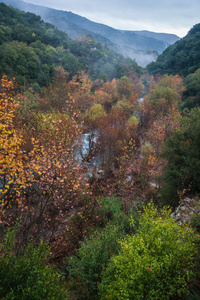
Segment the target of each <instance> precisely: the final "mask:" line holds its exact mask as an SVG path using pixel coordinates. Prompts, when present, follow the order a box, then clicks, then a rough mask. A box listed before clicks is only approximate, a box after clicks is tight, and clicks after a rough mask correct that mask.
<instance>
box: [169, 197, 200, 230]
mask: <svg viewBox="0 0 200 300" xmlns="http://www.w3.org/2000/svg"><path fill="white" fill-rule="evenodd" d="M195 215H196V216H197V217H199V218H200V204H199V202H198V201H196V200H194V199H190V198H184V199H183V200H182V201H181V203H180V205H179V206H178V207H177V208H176V209H175V211H174V212H173V213H172V214H171V216H172V217H173V218H175V220H176V221H177V222H178V223H179V225H183V224H186V223H190V221H191V219H192V218H193V217H194V216H195Z"/></svg>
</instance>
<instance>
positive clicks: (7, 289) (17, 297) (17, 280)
mask: <svg viewBox="0 0 200 300" xmlns="http://www.w3.org/2000/svg"><path fill="white" fill-rule="evenodd" d="M16 235H17V232H16V228H15V229H13V230H8V231H7V233H6V234H5V239H4V242H3V241H2V242H1V244H0V298H1V299H13V300H28V299H33V300H34V299H35V300H40V299H41V300H42V299H49V300H50V299H51V300H53V299H60V300H61V299H63V300H64V299H67V296H68V293H67V291H66V289H65V287H64V283H63V284H62V286H61V282H60V279H61V275H60V274H59V273H58V272H57V271H56V270H55V269H53V268H52V267H50V265H49V258H50V248H49V246H48V245H47V244H45V243H44V242H43V241H40V243H39V245H38V246H34V245H33V244H32V243H29V244H28V245H27V246H26V247H25V248H24V249H23V250H22V251H21V252H18V251H17V250H19V249H17V237H16ZM17 252H18V253H17Z"/></svg>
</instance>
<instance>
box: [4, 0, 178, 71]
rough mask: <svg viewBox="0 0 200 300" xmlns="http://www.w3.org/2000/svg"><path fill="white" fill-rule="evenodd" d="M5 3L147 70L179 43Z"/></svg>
mask: <svg viewBox="0 0 200 300" xmlns="http://www.w3.org/2000/svg"><path fill="white" fill-rule="evenodd" d="M4 3H6V4H10V5H11V6H12V7H14V8H18V9H20V10H23V11H26V12H33V13H35V14H37V15H40V16H41V18H42V19H43V20H44V21H46V22H49V23H51V24H53V25H55V26H56V28H58V29H60V30H63V31H65V32H67V34H68V35H69V36H70V37H71V38H75V37H77V36H80V35H91V36H92V37H93V38H94V39H95V40H96V41H97V42H101V43H103V44H105V45H107V46H108V47H109V48H110V49H112V50H114V51H116V52H118V53H120V54H122V55H124V57H130V58H132V59H135V60H136V61H137V63H138V64H139V65H141V66H143V67H144V66H146V65H147V64H148V63H149V62H151V61H154V60H155V59H156V58H157V56H158V53H162V52H163V51H164V50H165V49H166V47H167V46H169V45H171V44H173V43H174V42H175V41H177V40H179V37H178V36H176V35H174V34H167V33H156V32H150V31H128V30H118V29H114V28H112V27H109V26H106V25H104V24H99V23H96V22H92V21H90V20H88V19H86V18H84V17H81V16H79V15H77V14H74V13H73V12H69V11H62V10H56V9H51V8H48V7H45V6H40V5H33V4H30V3H26V2H24V1H21V0H4ZM41 4H42V3H41ZM133 18H134V16H133Z"/></svg>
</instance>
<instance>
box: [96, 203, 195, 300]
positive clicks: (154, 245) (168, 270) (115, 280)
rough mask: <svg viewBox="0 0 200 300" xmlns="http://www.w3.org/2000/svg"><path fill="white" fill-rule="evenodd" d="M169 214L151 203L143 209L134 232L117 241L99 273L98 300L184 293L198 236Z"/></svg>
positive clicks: (189, 276) (143, 297) (167, 295)
mask: <svg viewBox="0 0 200 300" xmlns="http://www.w3.org/2000/svg"><path fill="white" fill-rule="evenodd" d="M169 214H170V211H169V210H167V209H165V208H164V209H163V210H162V211H161V213H160V214H159V213H158V211H157V209H156V208H155V207H154V206H153V204H152V203H150V204H148V206H147V207H146V208H144V213H143V214H141V217H140V221H139V229H138V232H137V234H136V235H135V236H132V237H131V236H130V237H128V238H126V239H125V240H122V241H121V242H120V244H121V251H120V253H119V254H118V255H115V256H113V257H112V258H111V259H110V262H109V264H108V266H107V267H106V268H105V270H104V272H103V274H102V282H101V283H100V284H99V290H100V297H101V299H120V300H121V299H127V300H128V299H136V300H137V299H138V300H139V299H151V300H156V299H157V300H162V299H163V300H167V299H171V297H174V296H181V295H183V294H185V293H186V292H187V290H188V282H189V280H190V279H191V276H192V268H193V266H194V257H195V254H196V252H197V246H196V244H195V242H196V241H197V236H196V235H195V233H194V232H193V230H192V229H190V228H187V227H180V226H178V225H177V224H176V223H175V221H174V219H173V218H171V217H170V216H169Z"/></svg>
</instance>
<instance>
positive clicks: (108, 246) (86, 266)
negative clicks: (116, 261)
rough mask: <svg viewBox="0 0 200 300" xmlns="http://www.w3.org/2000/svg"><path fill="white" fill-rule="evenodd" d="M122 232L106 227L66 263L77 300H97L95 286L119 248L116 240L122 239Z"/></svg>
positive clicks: (118, 228)
mask: <svg viewBox="0 0 200 300" xmlns="http://www.w3.org/2000/svg"><path fill="white" fill-rule="evenodd" d="M124 235H125V234H124V231H123V230H122V229H121V228H120V227H118V226H115V225H112V226H111V225H108V226H107V227H105V228H104V229H103V230H102V231H101V232H98V233H96V235H95V236H93V237H90V238H89V239H88V240H86V241H85V242H83V243H82V245H81V247H80V248H79V249H78V250H77V252H76V256H72V257H70V258H69V259H68V262H67V272H68V276H69V282H70V285H71V290H73V291H74V293H75V294H76V295H77V298H78V299H92V300H94V299H98V297H97V284H98V282H99V281H100V276H101V272H102V269H103V268H104V267H105V266H106V265H107V263H108V260H109V259H110V257H111V256H112V255H113V254H116V253H118V250H119V248H120V246H119V243H118V242H117V239H119V238H122V237H124Z"/></svg>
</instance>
